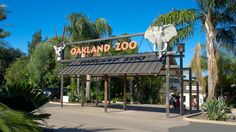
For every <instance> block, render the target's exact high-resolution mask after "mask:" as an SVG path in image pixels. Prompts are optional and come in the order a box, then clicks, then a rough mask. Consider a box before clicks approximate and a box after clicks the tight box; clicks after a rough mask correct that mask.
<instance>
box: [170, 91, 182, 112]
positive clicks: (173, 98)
mask: <svg viewBox="0 0 236 132" xmlns="http://www.w3.org/2000/svg"><path fill="white" fill-rule="evenodd" d="M169 99H170V100H169V101H170V105H171V106H172V108H173V109H179V107H180V96H178V95H174V94H170V98H169Z"/></svg>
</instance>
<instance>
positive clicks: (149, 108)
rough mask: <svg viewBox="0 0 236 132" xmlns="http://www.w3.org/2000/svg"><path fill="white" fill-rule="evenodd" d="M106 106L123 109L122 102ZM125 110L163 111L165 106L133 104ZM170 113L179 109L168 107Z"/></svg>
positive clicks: (177, 111)
mask: <svg viewBox="0 0 236 132" xmlns="http://www.w3.org/2000/svg"><path fill="white" fill-rule="evenodd" d="M99 107H104V105H102V104H101V105H99ZM108 108H113V109H123V105H122V104H111V105H110V106H108ZM126 109H127V110H136V111H145V112H161V113H165V112H166V108H161V107H158V106H157V107H154V106H135V105H127V106H126ZM170 113H175V114H178V113H179V109H170Z"/></svg>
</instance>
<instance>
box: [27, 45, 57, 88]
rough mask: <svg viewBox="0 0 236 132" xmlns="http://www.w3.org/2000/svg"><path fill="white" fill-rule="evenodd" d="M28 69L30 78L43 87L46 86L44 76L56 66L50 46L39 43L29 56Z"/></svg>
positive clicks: (50, 72)
mask: <svg viewBox="0 0 236 132" xmlns="http://www.w3.org/2000/svg"><path fill="white" fill-rule="evenodd" d="M27 66H28V69H29V71H30V73H31V74H30V76H31V77H32V80H33V81H34V82H35V83H36V84H38V86H39V87H41V88H43V87H46V86H47V83H46V81H45V79H46V78H45V76H46V75H47V76H48V75H50V74H52V73H53V70H54V69H55V66H56V59H55V53H54V49H53V47H52V46H49V45H47V44H45V43H40V44H38V45H37V46H36V48H35V50H34V52H33V53H32V55H31V57H30V62H29V63H28V65H27Z"/></svg>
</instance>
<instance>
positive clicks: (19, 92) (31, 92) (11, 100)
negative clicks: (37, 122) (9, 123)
mask: <svg viewBox="0 0 236 132" xmlns="http://www.w3.org/2000/svg"><path fill="white" fill-rule="evenodd" d="M0 91H1V93H0V102H2V103H3V104H5V105H7V106H8V107H10V108H12V109H14V110H18V111H23V112H26V113H28V115H29V116H32V118H34V119H43V118H48V117H49V116H50V114H37V115H36V114H35V113H36V112H37V109H38V108H40V107H41V106H43V105H44V104H46V103H47V102H48V101H49V98H48V97H47V96H46V95H44V94H43V93H42V92H41V90H39V89H36V88H33V87H32V86H31V85H29V84H27V83H23V82H22V83H15V84H11V85H7V86H5V87H3V88H2V89H1V90H0Z"/></svg>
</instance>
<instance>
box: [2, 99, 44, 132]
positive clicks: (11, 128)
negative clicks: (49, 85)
mask: <svg viewBox="0 0 236 132" xmlns="http://www.w3.org/2000/svg"><path fill="white" fill-rule="evenodd" d="M0 131H3V132H21V131H22V132H23V131H24V132H38V131H40V129H39V127H38V126H37V123H36V122H34V121H33V120H32V119H30V118H29V117H27V116H26V115H25V114H24V113H22V112H18V111H15V110H12V109H10V108H9V107H7V106H6V105H4V104H2V103H0Z"/></svg>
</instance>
